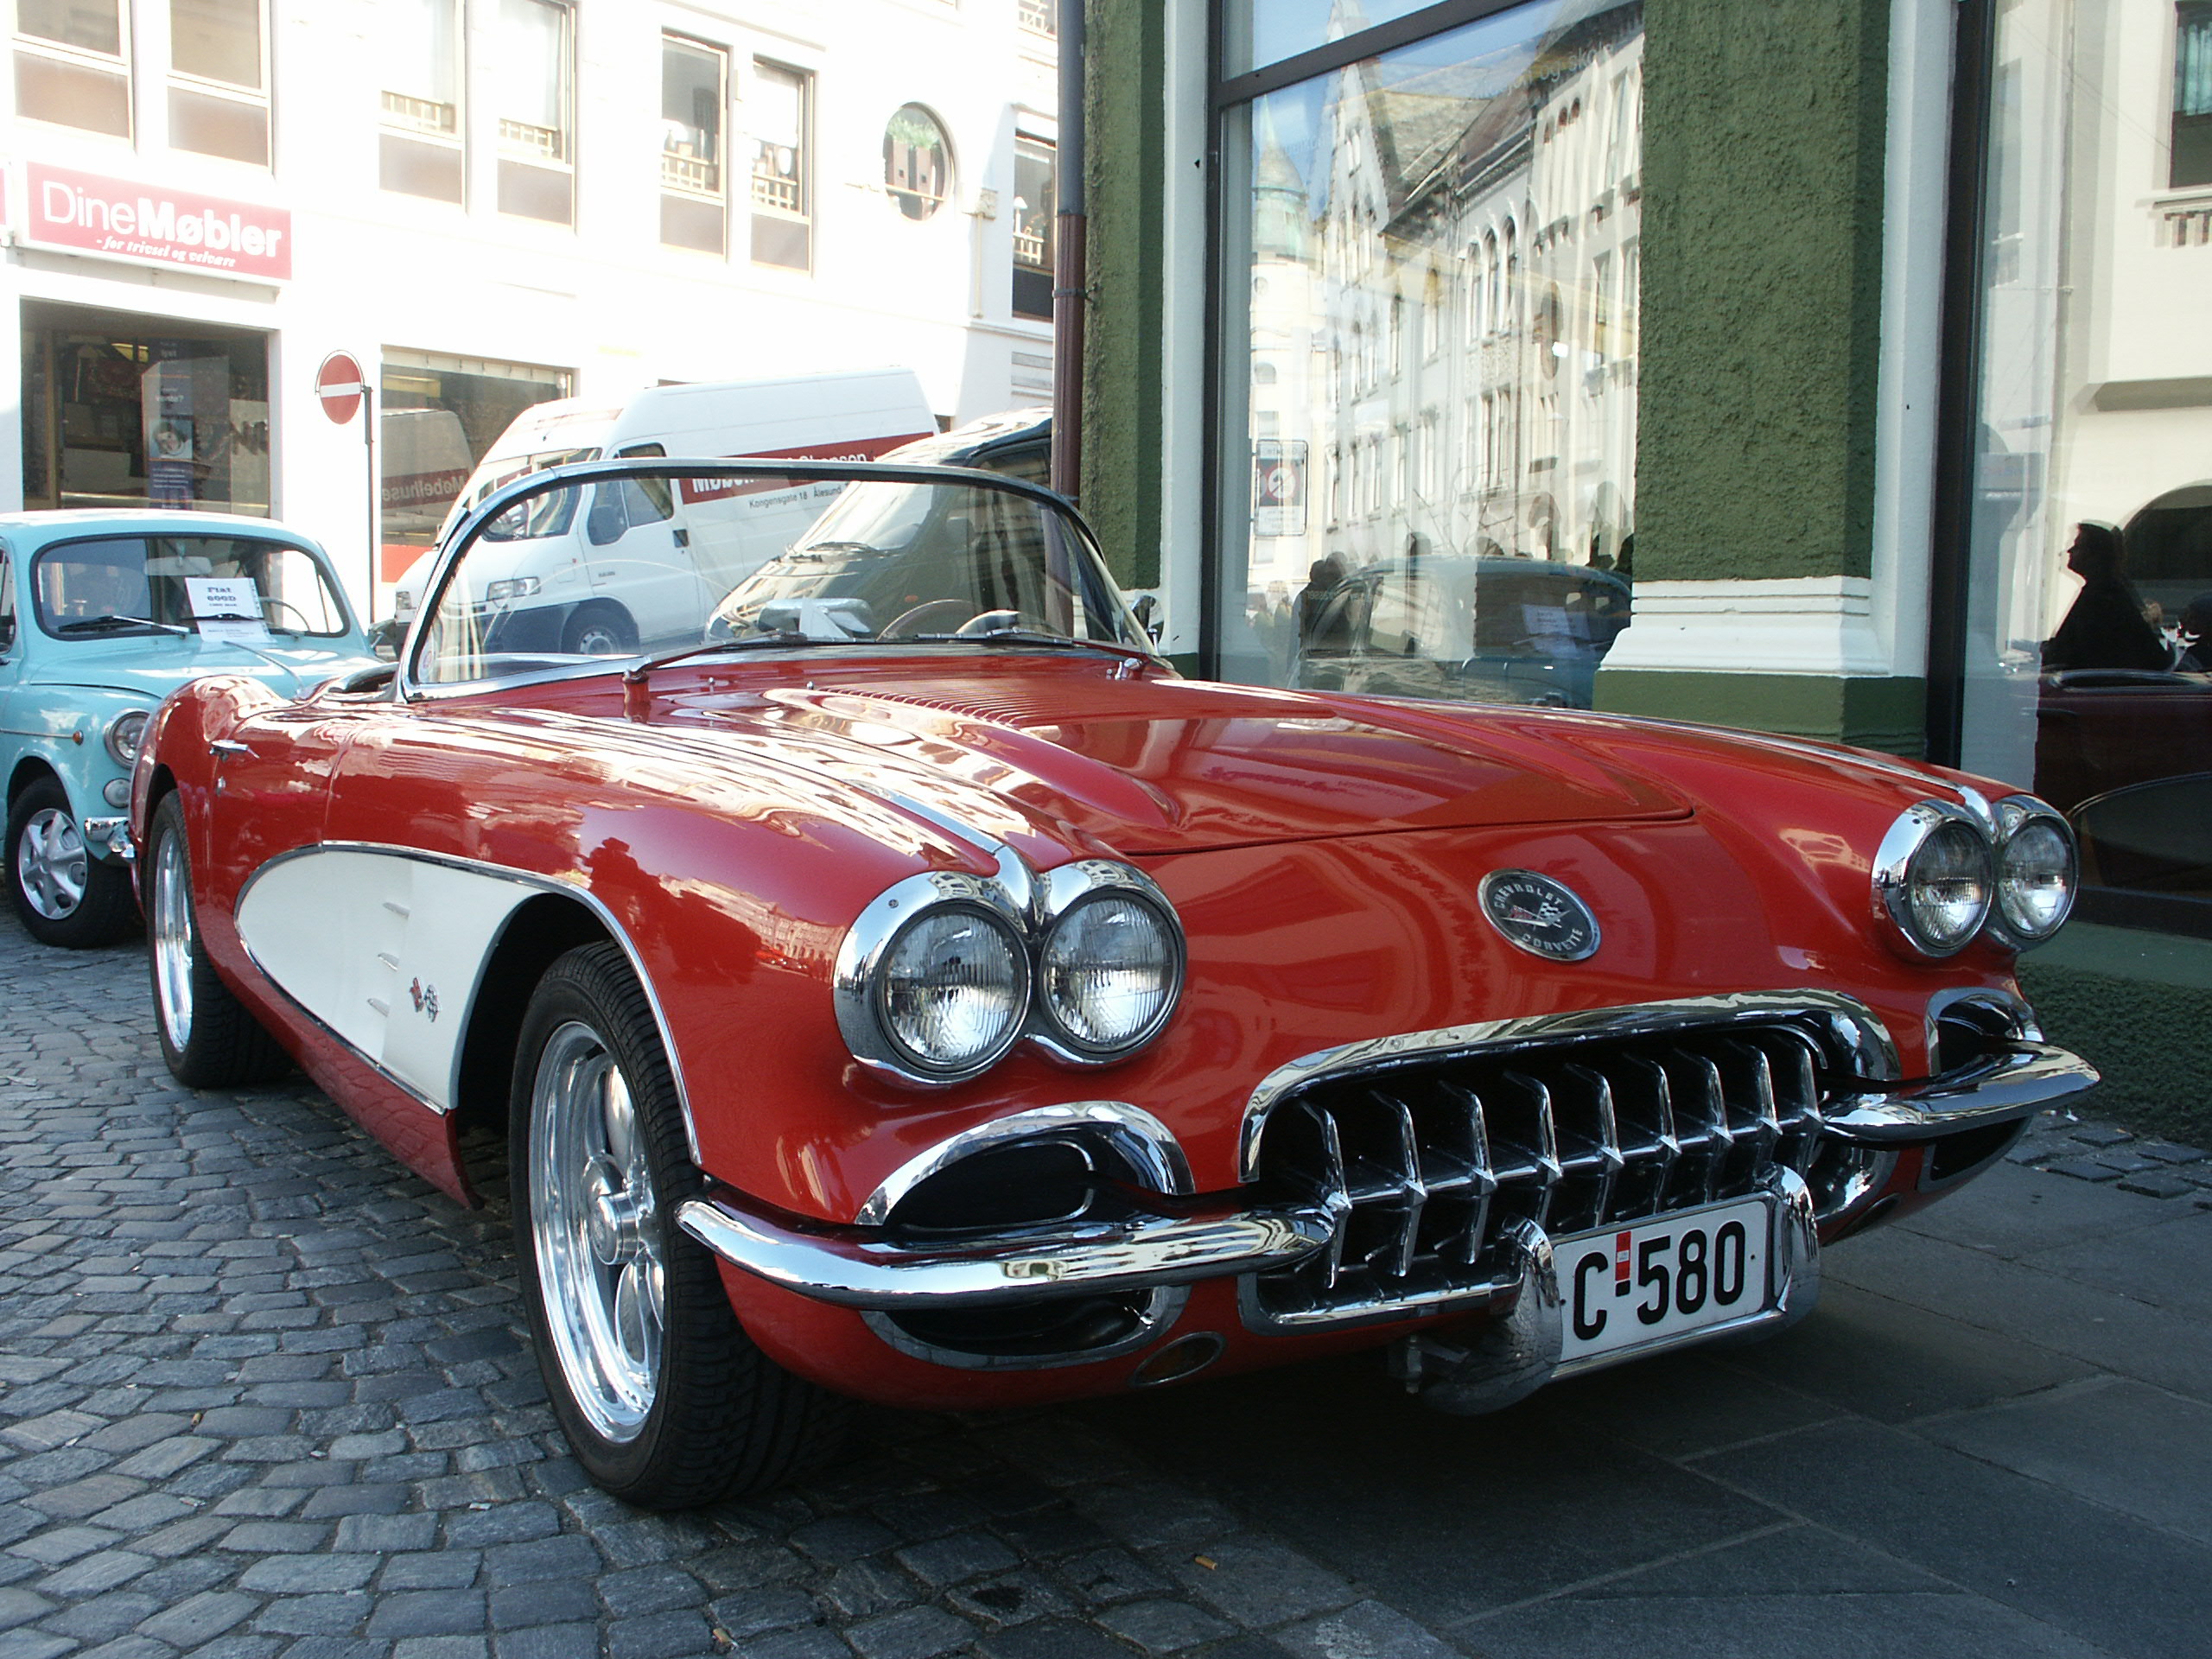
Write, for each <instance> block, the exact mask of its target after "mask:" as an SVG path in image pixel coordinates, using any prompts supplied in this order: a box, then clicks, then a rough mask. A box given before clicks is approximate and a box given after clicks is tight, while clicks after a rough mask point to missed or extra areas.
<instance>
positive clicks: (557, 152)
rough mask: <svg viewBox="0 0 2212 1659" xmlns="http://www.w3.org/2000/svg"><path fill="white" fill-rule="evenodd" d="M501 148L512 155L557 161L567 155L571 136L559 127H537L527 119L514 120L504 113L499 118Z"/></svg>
mask: <svg viewBox="0 0 2212 1659" xmlns="http://www.w3.org/2000/svg"><path fill="white" fill-rule="evenodd" d="M499 148H500V149H504V150H505V151H506V152H507V153H508V154H509V155H511V156H518V155H519V156H538V157H543V159H544V160H546V161H549V162H557V161H561V160H563V159H565V157H566V156H567V154H568V149H569V136H568V134H566V133H564V132H563V131H562V130H560V129H559V128H558V127H535V126H532V125H531V124H530V123H529V122H527V121H513V120H510V119H509V118H507V117H505V116H504V115H503V116H501V117H500V118H499Z"/></svg>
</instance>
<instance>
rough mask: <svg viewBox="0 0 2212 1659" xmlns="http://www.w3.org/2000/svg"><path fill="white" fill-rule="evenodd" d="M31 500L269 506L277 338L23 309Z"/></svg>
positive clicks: (46, 503) (237, 508)
mask: <svg viewBox="0 0 2212 1659" xmlns="http://www.w3.org/2000/svg"><path fill="white" fill-rule="evenodd" d="M23 504H24V505H26V506H28V507H33V508H39V507H172V508H179V509H184V510H188V511H205V512H246V513H254V514H258V515H265V514H267V512H269V338H268V336H267V335H265V334H257V333H254V332H252V331H250V330H246V329H219V328H212V327H200V326H198V325H194V324H186V323H173V322H169V321H164V320H161V319H156V318H152V317H129V316H121V315H115V314H111V313H105V312H80V311H76V310H74V309H73V308H68V307H63V306H47V305H36V304H26V305H25V306H24V308H23Z"/></svg>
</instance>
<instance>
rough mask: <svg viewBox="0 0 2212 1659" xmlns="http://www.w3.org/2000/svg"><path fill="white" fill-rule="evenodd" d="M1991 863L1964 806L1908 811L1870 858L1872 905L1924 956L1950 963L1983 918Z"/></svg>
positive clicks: (1940, 804)
mask: <svg viewBox="0 0 2212 1659" xmlns="http://www.w3.org/2000/svg"><path fill="white" fill-rule="evenodd" d="M1995 874H1996V871H1995V859H1994V856H1993V849H1992V848H1991V845H1990V838H1989V831H1988V830H1987V829H1985V828H1984V827H1983V825H1982V823H1981V821H1980V819H1979V818H1977V817H1974V814H1973V813H1971V812H1969V811H1967V810H1966V808H1964V807H1962V806H1955V805H1954V804H1951V803H1950V802H1948V801H1921V802H1918V803H1916V804H1914V805H1912V806H1909V807H1907V808H1906V809H1905V810H1904V813H1903V814H1902V815H1901V816H1900V817H1898V819H1897V822H1896V823H1893V824H1891V826H1890V832H1889V834H1887V835H1886V836H1883V837H1882V845H1881V849H1880V851H1878V853H1876V855H1874V902H1875V908H1876V910H1877V912H1878V913H1880V914H1882V915H1885V916H1886V917H1888V918H1889V919H1890V921H1891V924H1892V925H1894V926H1895V927H1896V928H1897V931H1898V932H1899V933H1900V934H1902V935H1903V936H1904V943H1905V944H1908V945H1910V947H1911V948H1912V949H1913V950H1916V951H1917V952H1918V953H1919V954H1920V955H1922V956H1923V957H1949V956H1955V955H1956V954H1957V953H1958V952H1960V951H1961V950H1965V949H1966V947H1967V944H1968V943H1970V942H1971V941H1972V939H1973V938H1974V935H1975V934H1977V933H1979V932H1980V931H1981V925H1982V923H1984V922H1985V921H1986V920H1987V919H1988V918H1989V906H1990V899H1991V889H1992V887H1993V886H1994V884H1995Z"/></svg>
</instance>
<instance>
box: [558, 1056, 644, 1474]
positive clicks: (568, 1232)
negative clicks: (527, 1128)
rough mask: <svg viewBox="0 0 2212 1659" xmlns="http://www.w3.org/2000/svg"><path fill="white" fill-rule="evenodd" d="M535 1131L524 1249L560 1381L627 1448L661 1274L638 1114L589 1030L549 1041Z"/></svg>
mask: <svg viewBox="0 0 2212 1659" xmlns="http://www.w3.org/2000/svg"><path fill="white" fill-rule="evenodd" d="M530 1122H531V1148H530V1153H531V1157H530V1225H531V1243H532V1246H533V1248H534V1249H535V1250H536V1252H537V1276H538V1286H539V1289H540V1292H541V1293H542V1295H543V1301H544V1305H545V1322H546V1325H547V1326H548V1327H549V1328H550V1332H551V1334H552V1339H553V1347H554V1351H555V1353H556V1357H558V1359H559V1361H560V1364H561V1374H562V1376H563V1378H564V1379H566V1381H567V1383H568V1385H569V1396H570V1397H571V1398H572V1399H574V1400H575V1403H576V1406H577V1408H578V1409H579V1410H581V1411H582V1413H583V1414H584V1416H585V1418H586V1420H587V1421H589V1423H590V1424H591V1427H592V1428H593V1429H594V1432H596V1433H598V1434H600V1435H601V1437H602V1438H603V1439H606V1440H612V1441H615V1442H618V1443H620V1442H626V1441H629V1440H635V1439H636V1438H637V1437H638V1435H639V1433H640V1432H641V1431H642V1430H643V1429H644V1427H645V1419H646V1417H647V1416H648V1415H649V1414H651V1413H652V1408H653V1401H654V1399H655V1397H656V1395H657V1393H658V1386H659V1375H660V1355H661V1344H662V1341H663V1335H664V1327H665V1324H666V1318H667V1273H666V1268H665V1267H664V1263H663V1262H662V1260H661V1243H660V1224H659V1214H658V1205H657V1203H656V1201H655V1198H654V1194H653V1183H652V1170H651V1168H650V1167H649V1166H647V1163H646V1160H645V1134H644V1131H643V1128H642V1127H641V1126H640V1125H639V1122H638V1114H637V1106H636V1103H635V1102H634V1101H633V1100H632V1098H631V1095H630V1085H629V1083H628V1080H627V1079H626V1078H625V1077H623V1075H622V1071H621V1068H620V1066H619V1065H616V1064H615V1060H614V1057H613V1054H611V1053H610V1052H608V1051H607V1044H606V1042H605V1040H604V1039H601V1036H600V1035H599V1033H597V1032H595V1031H594V1030H593V1029H592V1028H591V1027H589V1026H587V1025H584V1024H583V1023H582V1022H581V1021H578V1020H570V1021H569V1023H568V1024H566V1025H564V1026H563V1027H560V1028H559V1029H558V1030H557V1031H556V1032H555V1033H553V1035H552V1037H551V1038H550V1039H549V1040H548V1041H547V1043H546V1045H545V1048H544V1051H543V1052H542V1053H541V1054H540V1055H539V1056H538V1061H537V1078H536V1080H535V1081H534V1082H533V1083H532V1084H531V1116H530Z"/></svg>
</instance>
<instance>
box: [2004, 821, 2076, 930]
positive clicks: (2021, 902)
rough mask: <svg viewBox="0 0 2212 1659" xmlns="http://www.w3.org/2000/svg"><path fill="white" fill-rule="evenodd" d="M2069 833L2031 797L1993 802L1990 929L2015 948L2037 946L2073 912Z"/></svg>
mask: <svg viewBox="0 0 2212 1659" xmlns="http://www.w3.org/2000/svg"><path fill="white" fill-rule="evenodd" d="M2077 884H2078V876H2077V873H2076V855H2075V848H2074V832H2073V830H2072V829H2070V828H2069V826H2068V824H2067V822H2066V820H2065V819H2064V818H2063V817H2060V816H2059V815H2058V812H2057V810H2056V809H2055V808H2052V807H2050V806H2046V805H2045V804H2044V803H2043V802H2041V801H2039V800H2037V799H2036V798H2035V797H2034V796H2032V795H2012V796H2007V797H2006V798H2005V799H2003V800H2001V801H1999V802H1998V804H1997V913H1996V915H1995V917H1994V918H1993V925H1995V926H1997V927H1998V928H1999V930H2000V931H2002V932H2003V933H2004V934H2005V937H2006V938H2009V939H2011V940H2012V943H2014V944H2018V945H2022V946H2026V945H2031V944H2042V943H2043V942H2044V940H2045V939H2047V938H2050V936H2051V935H2052V934H2054V933H2056V932H2057V931H2058V928H2059V924H2061V923H2062V922H2063V921H2064V920H2065V919H2066V917H2067V913H2068V912H2070V911H2071V910H2072V909H2073V908H2074V893H2075V887H2076V886H2077Z"/></svg>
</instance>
